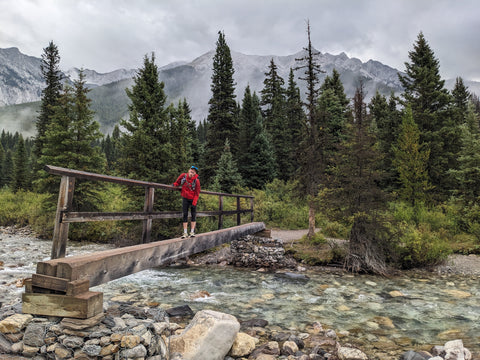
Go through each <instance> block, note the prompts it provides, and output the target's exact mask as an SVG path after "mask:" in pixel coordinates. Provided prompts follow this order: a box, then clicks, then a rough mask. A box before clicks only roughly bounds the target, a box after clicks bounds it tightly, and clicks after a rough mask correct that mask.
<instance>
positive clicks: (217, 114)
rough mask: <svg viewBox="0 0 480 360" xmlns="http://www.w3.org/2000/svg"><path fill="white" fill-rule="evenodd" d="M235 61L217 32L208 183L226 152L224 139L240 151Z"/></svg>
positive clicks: (206, 172) (210, 109) (210, 112)
mask: <svg viewBox="0 0 480 360" xmlns="http://www.w3.org/2000/svg"><path fill="white" fill-rule="evenodd" d="M233 74H234V69H233V60H232V56H231V54H230V48H229V47H228V45H227V43H226V41H225V35H224V34H223V33H222V32H219V33H218V40H217V47H216V51H215V55H214V57H213V74H212V84H211V90H212V97H211V98H210V100H209V102H208V104H209V109H208V117H207V133H206V153H205V163H204V166H205V169H204V171H203V172H202V174H203V178H204V180H205V182H206V183H208V182H209V181H210V179H211V178H212V177H213V175H214V172H215V168H216V164H217V162H218V160H219V159H220V156H221V154H222V152H223V148H224V144H225V140H226V139H229V140H230V143H231V147H232V153H233V154H234V155H236V154H237V144H236V138H237V131H238V124H237V121H238V120H237V115H238V113H237V104H236V101H235V94H234V91H235V82H234V80H233Z"/></svg>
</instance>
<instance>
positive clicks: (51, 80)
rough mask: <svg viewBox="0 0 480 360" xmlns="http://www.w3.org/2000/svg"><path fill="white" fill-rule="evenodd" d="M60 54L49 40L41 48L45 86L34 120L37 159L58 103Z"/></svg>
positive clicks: (60, 73) (60, 77) (60, 75)
mask: <svg viewBox="0 0 480 360" xmlns="http://www.w3.org/2000/svg"><path fill="white" fill-rule="evenodd" d="M59 64H60V55H59V52H58V48H57V46H56V45H55V44H54V43H53V41H50V43H49V44H48V46H47V47H46V48H45V49H43V54H42V62H41V65H40V70H41V72H42V76H43V79H44V80H45V88H44V89H43V90H42V99H41V102H42V103H41V106H40V113H39V115H38V118H37V122H36V130H37V134H36V137H35V148H34V155H35V158H36V159H38V158H39V157H40V155H41V153H42V149H43V146H44V136H45V131H46V129H47V127H48V124H49V123H50V121H51V118H52V116H53V112H54V107H55V106H56V105H58V98H59V96H60V93H61V91H62V72H61V71H60V68H59Z"/></svg>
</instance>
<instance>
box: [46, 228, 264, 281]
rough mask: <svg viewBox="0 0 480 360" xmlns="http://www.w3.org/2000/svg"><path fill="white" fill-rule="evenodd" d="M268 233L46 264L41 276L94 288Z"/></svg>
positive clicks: (229, 234)
mask: <svg viewBox="0 0 480 360" xmlns="http://www.w3.org/2000/svg"><path fill="white" fill-rule="evenodd" d="M264 229H265V224H264V223H261V222H257V223H249V224H244V225H240V226H235V227H231V228H228V229H222V230H217V231H212V232H209V233H205V234H199V235H197V236H196V237H194V238H187V239H180V238H176V239H169V240H163V241H157V242H152V243H148V244H141V245H135V246H128V247H124V248H120V249H112V250H106V251H102V252H97V253H94V254H87V255H81V256H71V257H67V258H63V259H55V260H50V261H45V262H43V264H41V265H40V263H39V265H37V272H39V271H42V270H45V271H46V272H48V274H45V275H50V276H52V275H51V273H52V272H53V270H55V275H53V276H55V277H57V278H63V279H68V280H69V281H74V280H79V279H88V280H89V281H90V286H97V285H100V284H104V283H106V282H109V281H111V280H115V279H118V278H121V277H123V276H127V275H130V274H133V273H136V272H139V271H142V270H146V269H150V268H153V267H156V266H160V265H163V264H165V263H168V262H171V261H175V260H178V259H182V258H185V257H187V256H189V255H192V254H195V253H199V252H202V251H205V250H208V249H210V248H213V247H216V246H218V245H221V244H224V243H227V242H230V241H231V240H234V239H239V238H241V237H243V236H245V235H248V234H253V233H256V232H259V231H262V230H264Z"/></svg>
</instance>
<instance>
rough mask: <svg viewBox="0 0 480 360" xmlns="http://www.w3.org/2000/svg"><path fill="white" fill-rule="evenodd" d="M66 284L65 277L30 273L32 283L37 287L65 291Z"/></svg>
mask: <svg viewBox="0 0 480 360" xmlns="http://www.w3.org/2000/svg"><path fill="white" fill-rule="evenodd" d="M67 284H68V280H67V279H61V278H57V277H54V276H48V275H42V274H32V285H33V286H36V287H39V288H43V289H50V290H55V291H61V292H66V291H67ZM87 290H88V289H87Z"/></svg>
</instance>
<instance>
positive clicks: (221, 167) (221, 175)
mask: <svg viewBox="0 0 480 360" xmlns="http://www.w3.org/2000/svg"><path fill="white" fill-rule="evenodd" d="M241 185H242V177H241V176H240V173H239V172H238V168H237V163H236V161H235V160H234V159H233V155H232V152H231V151H230V142H229V141H228V139H226V140H225V146H224V149H223V153H222V156H220V160H219V161H218V165H217V169H216V172H215V176H214V177H213V185H212V186H213V188H214V189H215V190H216V191H221V192H228V193H232V192H233V190H234V189H235V188H236V187H238V186H241Z"/></svg>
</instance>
